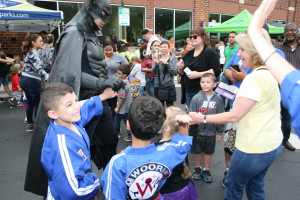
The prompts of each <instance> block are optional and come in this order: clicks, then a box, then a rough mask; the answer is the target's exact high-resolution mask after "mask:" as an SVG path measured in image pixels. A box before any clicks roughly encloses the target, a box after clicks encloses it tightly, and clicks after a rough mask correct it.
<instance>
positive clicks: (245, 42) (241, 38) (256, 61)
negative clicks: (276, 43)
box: [235, 29, 272, 66]
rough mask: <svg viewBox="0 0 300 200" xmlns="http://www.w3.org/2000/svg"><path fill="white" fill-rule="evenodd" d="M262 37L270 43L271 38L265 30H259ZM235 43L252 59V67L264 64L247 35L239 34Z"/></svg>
mask: <svg viewBox="0 0 300 200" xmlns="http://www.w3.org/2000/svg"><path fill="white" fill-rule="evenodd" d="M261 32H262V35H263V36H264V38H265V39H266V40H267V41H268V42H269V43H270V44H272V43H271V38H270V36H269V34H268V32H267V31H266V30H265V29H261ZM235 39H236V42H237V43H238V45H239V48H243V49H244V50H246V51H247V52H248V53H249V54H250V55H251V56H252V57H253V65H254V66H260V65H263V64H264V62H263V60H262V58H261V57H260V55H259V54H258V52H257V50H256V48H255V46H254V45H253V43H252V41H251V40H250V37H249V35H248V34H247V33H241V34H238V35H237V36H236V37H235Z"/></svg>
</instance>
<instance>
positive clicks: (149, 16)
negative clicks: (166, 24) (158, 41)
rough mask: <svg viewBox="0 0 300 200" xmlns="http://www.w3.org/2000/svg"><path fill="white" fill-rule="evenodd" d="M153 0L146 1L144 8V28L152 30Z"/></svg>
mask: <svg viewBox="0 0 300 200" xmlns="http://www.w3.org/2000/svg"><path fill="white" fill-rule="evenodd" d="M154 17H155V16H154V0H147V6H146V17H145V20H146V27H147V28H150V29H153V28H154Z"/></svg>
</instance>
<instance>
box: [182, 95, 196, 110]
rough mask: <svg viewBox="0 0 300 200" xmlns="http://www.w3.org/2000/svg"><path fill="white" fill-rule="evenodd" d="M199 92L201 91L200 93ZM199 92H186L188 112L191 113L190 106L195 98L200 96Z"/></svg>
mask: <svg viewBox="0 0 300 200" xmlns="http://www.w3.org/2000/svg"><path fill="white" fill-rule="evenodd" d="M198 92H199V91H198ZM198 92H186V93H185V97H186V105H187V107H188V111H190V105H191V101H192V99H193V97H194V96H195V95H196V94H198Z"/></svg>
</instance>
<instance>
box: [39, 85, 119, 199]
mask: <svg viewBox="0 0 300 200" xmlns="http://www.w3.org/2000/svg"><path fill="white" fill-rule="evenodd" d="M114 96H116V92H114V91H113V90H112V89H111V88H107V89H105V90H104V91H103V93H102V94H100V95H99V96H95V97H93V98H91V99H88V100H85V101H83V102H79V101H78V98H77V96H76V94H75V93H74V90H73V88H71V87H70V86H68V85H66V84H64V83H49V84H47V85H46V87H45V89H44V90H43V92H42V93H41V102H42V104H43V106H44V108H45V111H46V112H47V115H48V117H50V118H51V121H50V125H49V127H48V130H47V133H46V137H45V141H44V144H43V148H42V155H41V162H42V165H43V167H44V169H45V172H46V174H47V176H48V194H47V199H55V200H73V199H91V198H94V197H95V196H96V195H97V193H98V191H99V179H98V176H97V175H96V174H94V173H92V172H91V171H92V169H91V159H90V140H89V137H88V135H87V133H86V131H85V129H84V128H83V127H84V126H85V125H86V124H87V123H88V122H89V121H90V120H91V119H92V118H93V117H94V116H96V115H101V113H102V110H103V105H102V102H101V101H104V100H106V99H109V98H113V97H114Z"/></svg>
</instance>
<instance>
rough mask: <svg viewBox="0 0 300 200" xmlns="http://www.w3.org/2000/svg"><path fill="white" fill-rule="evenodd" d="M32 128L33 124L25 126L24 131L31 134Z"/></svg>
mask: <svg viewBox="0 0 300 200" xmlns="http://www.w3.org/2000/svg"><path fill="white" fill-rule="evenodd" d="M33 128H34V126H33V123H30V124H27V126H26V131H27V132H31V131H33Z"/></svg>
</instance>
